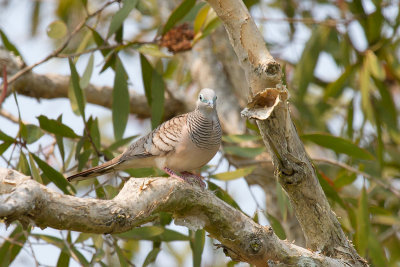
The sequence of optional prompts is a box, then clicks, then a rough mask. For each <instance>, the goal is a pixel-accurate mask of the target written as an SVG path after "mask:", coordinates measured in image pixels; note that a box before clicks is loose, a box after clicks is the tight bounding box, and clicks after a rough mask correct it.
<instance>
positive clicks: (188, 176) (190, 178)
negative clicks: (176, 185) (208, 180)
mask: <svg viewBox="0 0 400 267" xmlns="http://www.w3.org/2000/svg"><path fill="white" fill-rule="evenodd" d="M164 171H165V172H166V173H168V174H169V175H170V176H171V177H175V178H179V179H182V180H184V181H185V182H187V183H189V184H191V185H193V182H194V183H196V184H198V185H200V187H201V188H205V187H206V184H205V183H204V181H203V177H201V176H198V175H196V174H193V173H190V172H182V174H181V175H179V174H177V173H176V172H174V171H173V170H171V169H170V168H167V167H165V168H164Z"/></svg>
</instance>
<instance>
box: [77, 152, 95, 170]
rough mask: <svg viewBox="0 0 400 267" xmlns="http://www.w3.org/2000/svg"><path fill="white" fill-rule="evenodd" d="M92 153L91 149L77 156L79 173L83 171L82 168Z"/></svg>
mask: <svg viewBox="0 0 400 267" xmlns="http://www.w3.org/2000/svg"><path fill="white" fill-rule="evenodd" d="M92 152H93V150H92V149H87V150H85V151H84V152H83V153H81V154H79V156H78V171H81V170H82V169H83V167H85V165H86V163H87V162H88V160H89V157H90V155H91V154H92Z"/></svg>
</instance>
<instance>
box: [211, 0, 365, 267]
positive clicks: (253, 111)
mask: <svg viewBox="0 0 400 267" xmlns="http://www.w3.org/2000/svg"><path fill="white" fill-rule="evenodd" d="M207 2H208V3H209V4H210V5H211V6H212V7H213V9H214V11H215V12H216V13H217V15H218V16H219V17H220V18H221V20H222V22H223V24H224V26H225V29H226V31H227V33H228V35H229V38H230V41H231V44H232V46H233V48H234V50H235V52H236V54H237V56H238V58H239V61H240V63H241V66H242V68H243V69H244V71H245V73H246V78H247V82H248V83H249V85H250V92H249V94H250V96H251V98H250V103H249V105H248V107H247V108H246V109H245V110H244V111H243V112H242V114H243V115H245V116H246V117H249V118H255V119H257V125H258V127H259V129H260V132H261V135H262V137H263V141H264V143H265V145H266V147H267V149H268V150H269V152H270V154H271V157H272V161H273V164H274V166H275V174H276V176H277V177H278V180H279V182H280V184H281V185H282V187H283V188H284V189H285V191H286V192H287V194H288V196H289V199H290V201H291V203H292V205H293V207H294V209H295V212H296V216H297V219H298V220H299V222H300V225H301V227H302V229H303V232H304V235H305V238H306V241H307V246H308V247H309V248H311V249H312V250H316V251H321V252H322V253H323V254H325V255H329V256H333V257H337V258H343V259H349V260H351V261H354V264H355V265H357V266H365V265H367V264H366V262H365V260H363V259H362V258H361V257H360V256H359V255H358V254H357V252H356V250H355V249H354V248H353V246H352V245H351V244H350V242H349V241H348V239H347V238H346V236H345V234H344V232H343V230H342V229H341V227H340V223H339V221H338V220H337V218H336V216H335V214H334V213H333V212H332V210H331V208H330V206H329V203H328V201H327V199H326V196H325V194H324V192H323V190H322V188H321V186H320V184H319V182H318V179H317V176H316V173H315V170H314V168H313V165H312V162H311V160H310V158H309V156H308V155H307V153H306V151H305V149H304V145H303V143H302V142H301V140H300V138H299V136H298V133H297V131H296V129H295V126H294V125H293V122H292V120H291V117H290V112H289V105H288V102H287V99H288V92H287V89H286V88H285V87H284V86H282V85H281V76H280V75H281V70H280V66H279V64H278V63H277V62H276V61H275V60H274V59H273V58H272V56H271V55H270V54H269V52H268V50H267V48H266V45H265V42H264V40H263V38H262V36H261V34H260V32H259V31H258V29H257V26H256V25H255V23H254V21H253V20H252V18H251V16H250V14H249V12H248V10H247V8H246V6H245V5H244V3H243V2H242V1H240V0H208V1H207ZM238 29H239V30H238Z"/></svg>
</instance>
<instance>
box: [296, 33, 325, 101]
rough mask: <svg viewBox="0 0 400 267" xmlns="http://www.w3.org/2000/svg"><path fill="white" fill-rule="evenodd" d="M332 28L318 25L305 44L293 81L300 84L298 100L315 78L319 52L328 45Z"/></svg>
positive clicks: (300, 99)
mask: <svg viewBox="0 0 400 267" xmlns="http://www.w3.org/2000/svg"><path fill="white" fill-rule="evenodd" d="M330 31H331V29H330V28H329V27H324V26H318V27H317V28H315V29H314V30H313V32H312V35H311V37H310V38H309V39H308V42H307V43H306V45H305V48H304V51H303V53H302V55H301V58H300V60H299V62H298V64H297V66H296V70H295V72H294V77H293V83H294V84H298V91H297V92H298V96H299V99H298V101H302V100H303V98H304V96H305V95H306V92H307V88H308V85H309V83H310V82H312V80H313V78H314V70H315V67H316V65H317V62H318V57H319V54H320V53H321V52H322V50H323V49H324V46H325V45H326V43H327V41H328V39H329V34H330Z"/></svg>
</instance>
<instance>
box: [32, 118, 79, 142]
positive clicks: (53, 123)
mask: <svg viewBox="0 0 400 267" xmlns="http://www.w3.org/2000/svg"><path fill="white" fill-rule="evenodd" d="M37 119H38V120H39V125H40V128H42V129H43V130H45V131H47V132H49V133H53V134H55V135H59V136H63V137H68V138H77V137H78V135H77V134H76V133H75V132H74V131H73V130H72V129H71V128H70V127H68V126H67V125H65V124H63V123H61V122H60V121H57V120H53V119H49V118H47V117H46V116H43V115H41V116H39V117H37Z"/></svg>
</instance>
